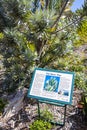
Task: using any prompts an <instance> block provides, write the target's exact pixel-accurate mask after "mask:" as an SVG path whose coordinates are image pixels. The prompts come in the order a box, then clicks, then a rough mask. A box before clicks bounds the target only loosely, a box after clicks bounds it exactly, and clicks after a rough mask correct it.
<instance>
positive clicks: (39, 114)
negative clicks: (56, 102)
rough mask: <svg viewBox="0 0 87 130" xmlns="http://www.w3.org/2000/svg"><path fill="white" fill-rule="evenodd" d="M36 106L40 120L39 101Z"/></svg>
mask: <svg viewBox="0 0 87 130" xmlns="http://www.w3.org/2000/svg"><path fill="white" fill-rule="evenodd" d="M37 105H38V116H39V118H40V105H39V101H37Z"/></svg>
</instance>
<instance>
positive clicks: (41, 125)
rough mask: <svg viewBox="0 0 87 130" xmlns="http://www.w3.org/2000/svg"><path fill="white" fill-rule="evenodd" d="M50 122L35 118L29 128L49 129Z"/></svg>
mask: <svg viewBox="0 0 87 130" xmlns="http://www.w3.org/2000/svg"><path fill="white" fill-rule="evenodd" d="M51 128H52V125H51V123H49V122H47V121H43V120H36V121H34V122H33V123H32V124H31V125H30V130H50V129H51Z"/></svg>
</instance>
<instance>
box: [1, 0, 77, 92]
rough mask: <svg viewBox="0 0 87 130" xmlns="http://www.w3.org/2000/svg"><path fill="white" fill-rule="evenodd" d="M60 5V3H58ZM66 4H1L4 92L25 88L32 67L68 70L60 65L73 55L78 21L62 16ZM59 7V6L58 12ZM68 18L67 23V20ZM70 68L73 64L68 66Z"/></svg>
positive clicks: (16, 0) (14, 1)
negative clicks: (4, 71) (4, 69)
mask: <svg viewBox="0 0 87 130" xmlns="http://www.w3.org/2000/svg"><path fill="white" fill-rule="evenodd" d="M58 2H59V3H58ZM68 2H69V0H66V1H65V0H62V1H61V0H59V1H58V0H55V1H54V0H52V1H49V0H46V1H42V0H31V1H27V0H21V1H19V0H6V1H3V0H2V1H1V4H0V6H1V9H2V10H3V11H2V10H1V12H0V15H1V21H0V22H1V24H0V25H2V26H1V27H0V28H1V32H2V34H3V35H4V38H3V41H1V46H2V48H1V53H2V55H3V57H4V61H3V63H4V67H5V68H6V73H5V82H4V88H5V89H7V90H11V91H12V90H14V89H16V88H17V87H22V86H28V84H29V83H30V79H31V74H32V72H33V70H34V68H35V67H43V68H44V67H45V68H55V69H58V68H60V69H65V70H70V67H68V68H66V67H65V66H66V64H64V66H61V67H59V66H58V65H59V64H60V61H61V60H62V62H63V59H64V58H65V57H67V56H68V55H71V54H72V53H73V42H74V40H75V38H76V33H75V32H76V26H77V25H75V23H77V24H78V21H79V20H77V18H76V19H75V18H73V17H71V16H68V18H67V17H66V16H65V19H64V18H63V17H61V16H62V15H63V14H64V10H65V8H66V6H67V4H68ZM60 6H62V7H61V8H60ZM69 17H70V19H69ZM71 64H72V63H71Z"/></svg>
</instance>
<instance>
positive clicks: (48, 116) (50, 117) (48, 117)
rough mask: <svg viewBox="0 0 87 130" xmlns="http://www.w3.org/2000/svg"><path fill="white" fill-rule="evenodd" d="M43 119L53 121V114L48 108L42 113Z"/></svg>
mask: <svg viewBox="0 0 87 130" xmlns="http://www.w3.org/2000/svg"><path fill="white" fill-rule="evenodd" d="M41 117H42V118H43V119H44V120H48V121H51V120H53V114H52V113H51V112H50V111H49V110H48V109H47V108H46V109H45V110H43V111H41Z"/></svg>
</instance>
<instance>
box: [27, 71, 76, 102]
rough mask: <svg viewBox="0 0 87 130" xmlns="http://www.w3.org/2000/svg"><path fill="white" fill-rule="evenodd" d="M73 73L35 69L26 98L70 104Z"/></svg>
mask: <svg viewBox="0 0 87 130" xmlns="http://www.w3.org/2000/svg"><path fill="white" fill-rule="evenodd" d="M73 86H74V73H73V72H65V71H60V70H48V69H42V68H36V69H35V71H34V74H33V78H32V82H31V85H30V87H29V91H28V97H31V98H35V99H38V100H43V101H49V102H55V103H63V104H71V103H72V93H73Z"/></svg>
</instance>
